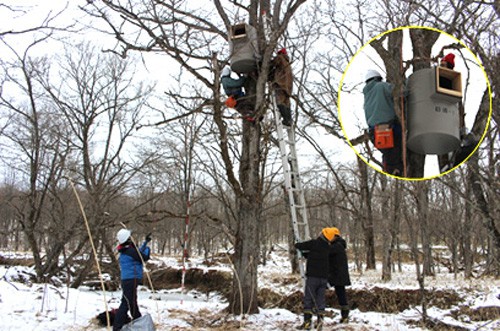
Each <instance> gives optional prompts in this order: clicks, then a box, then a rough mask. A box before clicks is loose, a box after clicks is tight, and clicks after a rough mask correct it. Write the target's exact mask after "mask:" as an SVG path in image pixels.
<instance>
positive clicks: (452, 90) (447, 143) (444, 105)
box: [407, 67, 462, 155]
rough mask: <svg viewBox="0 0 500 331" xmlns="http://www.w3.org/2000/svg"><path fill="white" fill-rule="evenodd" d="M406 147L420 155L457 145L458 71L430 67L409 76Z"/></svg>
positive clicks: (435, 152)
mask: <svg viewBox="0 0 500 331" xmlns="http://www.w3.org/2000/svg"><path fill="white" fill-rule="evenodd" d="M408 88H409V98H408V104H407V110H408V114H407V118H408V122H407V123H408V138H407V146H408V148H409V149H411V150H412V151H413V152H416V153H419V154H438V155H441V154H446V153H449V152H452V151H454V150H456V149H457V148H458V147H460V113H459V107H458V103H459V101H460V100H461V99H462V83H461V75H460V72H457V71H454V70H451V69H448V68H444V67H433V68H426V69H422V70H418V71H416V72H414V73H413V74H412V75H411V76H410V77H409V79H408Z"/></svg>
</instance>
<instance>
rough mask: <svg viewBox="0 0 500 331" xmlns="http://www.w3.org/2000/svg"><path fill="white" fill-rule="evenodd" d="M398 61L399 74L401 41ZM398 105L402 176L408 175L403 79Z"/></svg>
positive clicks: (401, 57) (401, 53)
mask: <svg viewBox="0 0 500 331" xmlns="http://www.w3.org/2000/svg"><path fill="white" fill-rule="evenodd" d="M399 47H400V48H399V55H400V58H399V63H400V70H401V75H402V74H403V42H401V44H400V46H399ZM399 99H400V106H401V145H402V148H401V149H402V151H401V152H402V154H403V155H402V158H403V177H405V178H406V177H408V170H407V163H406V118H405V104H404V86H403V81H402V84H401V91H400V96H399Z"/></svg>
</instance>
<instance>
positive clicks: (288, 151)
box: [263, 12, 311, 289]
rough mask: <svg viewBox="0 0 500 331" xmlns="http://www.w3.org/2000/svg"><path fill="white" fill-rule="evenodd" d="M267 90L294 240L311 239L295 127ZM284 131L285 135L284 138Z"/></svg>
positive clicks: (266, 27) (267, 20)
mask: <svg viewBox="0 0 500 331" xmlns="http://www.w3.org/2000/svg"><path fill="white" fill-rule="evenodd" d="M263 22H264V24H263V25H264V35H265V37H266V39H267V41H268V40H269V39H270V36H271V34H272V27H271V17H270V16H268V14H267V13H266V12H263ZM267 88H268V93H269V95H270V96H271V107H272V111H273V114H274V120H275V123H276V132H277V134H278V145H279V148H280V153H281V155H280V156H281V163H282V169H283V177H284V181H285V191H286V194H287V195H288V196H287V198H288V204H289V207H290V216H291V223H292V230H293V237H294V243H297V242H302V241H305V240H309V239H311V234H310V232H309V222H308V220H307V209H306V199H305V197H304V190H303V189H302V180H301V176H300V171H299V164H298V159H297V150H296V148H295V130H294V124H293V123H292V125H291V126H286V127H285V126H284V125H283V123H282V119H281V114H280V112H279V109H278V105H277V102H276V95H275V93H274V90H273V88H272V82H268V83H267ZM285 131H286V133H287V137H285ZM297 257H298V258H299V261H298V265H299V271H300V276H301V278H302V285H303V287H304V289H305V281H306V274H305V266H304V263H303V259H302V257H303V256H302V252H301V251H299V250H297Z"/></svg>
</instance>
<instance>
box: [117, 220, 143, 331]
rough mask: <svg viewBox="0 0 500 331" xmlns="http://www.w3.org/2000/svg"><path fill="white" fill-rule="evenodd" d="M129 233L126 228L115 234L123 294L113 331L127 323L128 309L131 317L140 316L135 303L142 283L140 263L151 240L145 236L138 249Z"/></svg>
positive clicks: (141, 266)
mask: <svg viewBox="0 0 500 331" xmlns="http://www.w3.org/2000/svg"><path fill="white" fill-rule="evenodd" d="M130 235H131V232H130V230H127V229H121V230H120V231H118V233H117V234H116V238H117V239H118V242H119V245H118V247H117V249H118V252H120V257H119V262H120V279H121V285H122V291H123V295H122V301H121V304H120V307H119V308H118V311H117V313H116V316H115V320H114V323H113V331H118V330H121V328H122V327H123V325H124V324H125V323H127V320H128V316H127V312H128V311H129V310H130V314H131V315H132V319H137V318H139V317H141V316H142V315H141V312H140V311H139V305H138V304H137V286H138V285H140V284H142V272H143V265H142V264H143V262H146V261H148V260H149V254H150V248H149V247H148V246H147V245H148V243H149V242H150V241H151V235H148V236H146V240H145V241H144V243H143V244H142V245H141V247H140V248H139V249H138V248H137V247H136V246H135V245H134V242H133V241H132V239H131V237H130ZM139 254H140V255H139Z"/></svg>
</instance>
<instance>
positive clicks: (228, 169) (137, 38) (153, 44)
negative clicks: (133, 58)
mask: <svg viewBox="0 0 500 331" xmlns="http://www.w3.org/2000/svg"><path fill="white" fill-rule="evenodd" d="M303 2H304V0H296V1H290V2H288V3H286V4H285V3H283V2H282V1H278V2H276V3H275V4H274V7H273V8H271V7H270V5H269V3H268V2H267V3H266V1H264V2H261V1H257V0H253V1H251V2H250V3H249V5H248V6H247V7H244V6H241V5H240V4H238V3H230V4H223V3H222V2H221V1H219V0H216V1H214V2H213V3H212V4H211V6H210V7H211V8H210V7H209V6H207V4H205V5H204V8H203V10H201V8H199V7H198V6H196V5H193V4H192V3H191V4H189V5H188V4H187V2H183V1H168V2H167V1H149V0H143V1H138V2H137V3H134V4H133V5H132V4H126V3H122V2H119V1H103V2H102V5H101V3H94V5H93V7H92V9H87V10H88V12H89V13H91V14H92V15H95V16H97V17H100V18H102V19H103V20H104V21H105V22H106V23H107V24H108V27H109V30H110V31H111V33H112V34H113V35H114V36H115V37H116V38H117V40H118V41H119V43H120V45H121V47H122V49H121V51H120V53H121V54H126V53H127V52H129V51H133V50H136V51H143V52H149V51H154V52H162V53H164V54H166V55H168V56H169V57H170V58H171V59H173V60H174V61H176V62H177V63H178V65H179V66H180V67H182V68H183V70H185V72H186V74H188V75H189V76H190V78H191V79H195V80H197V81H199V82H200V83H201V84H202V85H204V87H205V92H204V94H205V95H204V96H202V95H186V96H179V100H180V99H181V98H182V97H184V98H191V99H192V98H193V97H194V98H196V99H197V104H198V106H197V107H195V108H194V111H202V110H206V111H208V112H209V113H210V114H211V115H212V116H213V121H214V122H215V124H216V126H217V130H218V134H219V137H220V138H219V142H218V144H219V148H220V153H221V157H222V160H223V163H224V168H225V173H226V174H225V175H226V176H227V179H228V182H229V184H230V186H231V188H232V190H233V193H234V196H235V199H236V209H237V214H236V215H235V217H236V222H237V226H238V228H237V230H236V235H235V238H236V241H235V259H234V265H235V274H234V280H233V294H232V296H231V302H230V311H231V312H234V313H241V312H248V313H255V312H257V264H258V261H259V256H258V252H259V250H258V249H256V247H258V245H259V242H260V241H259V229H260V223H261V221H260V220H261V206H262V196H261V186H260V183H261V170H262V169H261V162H262V161H261V157H260V150H261V126H260V123H258V122H257V123H256V125H251V124H250V123H247V122H246V123H244V125H243V132H242V135H241V160H240V168H239V175H238V176H237V175H236V174H235V173H234V169H233V168H234V166H233V160H232V159H231V157H230V155H231V153H230V149H231V148H232V147H231V146H230V145H229V140H228V137H227V129H226V125H227V124H226V123H225V121H224V119H223V116H222V110H223V109H222V104H221V102H220V99H221V94H220V86H219V85H220V82H219V75H220V68H221V65H222V64H224V63H226V62H227V56H224V57H223V58H222V59H219V58H218V56H219V53H221V52H220V51H219V50H220V49H221V48H225V47H226V45H225V42H224V41H225V40H227V31H229V29H230V27H231V20H232V18H230V16H229V14H228V13H229V12H230V11H231V10H239V11H240V13H241V14H242V15H244V16H245V17H246V19H247V21H248V23H249V24H250V25H252V26H254V27H256V28H257V30H258V36H259V48H260V53H261V58H262V62H261V63H260V67H259V69H258V73H257V74H256V75H255V81H252V80H250V82H249V83H248V84H247V85H246V86H245V87H246V89H247V92H248V93H247V94H248V95H250V96H253V98H254V99H253V101H254V104H255V113H256V114H257V118H258V117H259V115H260V114H263V113H264V112H265V108H266V106H265V103H266V97H265V93H264V91H265V84H266V80H267V73H268V70H269V62H270V59H271V56H272V54H273V52H274V49H275V47H276V45H277V43H278V40H279V38H280V37H281V36H282V35H283V33H284V32H285V31H286V28H287V25H288V22H289V21H290V18H291V17H292V16H293V15H294V14H295V12H296V11H297V9H298V8H299V7H300V5H301V4H302V3H303ZM268 9H269V10H268ZM262 10H268V13H269V14H271V15H272V16H271V17H272V27H273V31H274V33H273V34H272V35H271V36H270V39H269V42H266V40H265V35H264V30H263V17H262V16H261V11H262ZM214 13H216V14H217V15H214ZM117 51H118V50H117ZM226 54H227V53H226Z"/></svg>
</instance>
